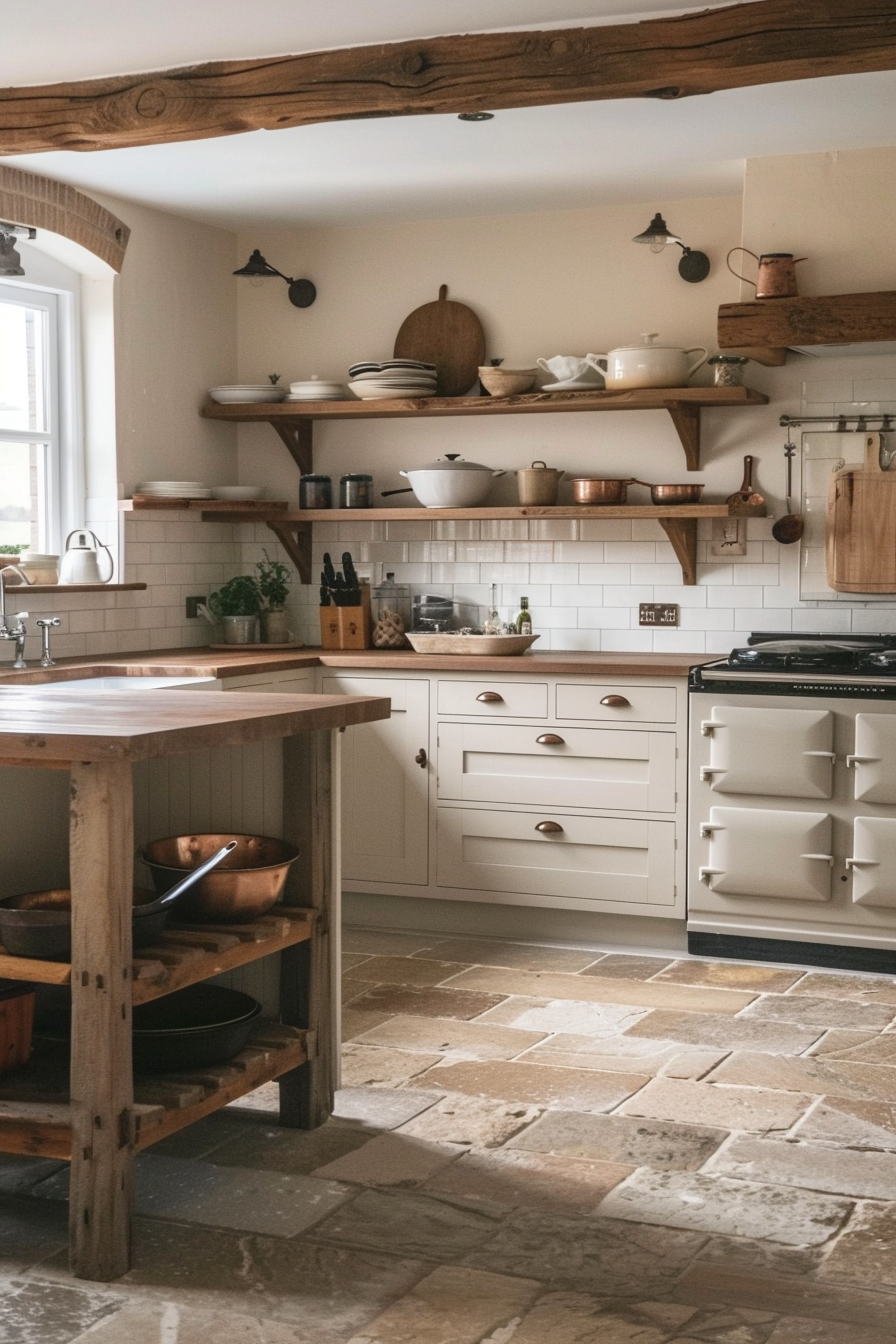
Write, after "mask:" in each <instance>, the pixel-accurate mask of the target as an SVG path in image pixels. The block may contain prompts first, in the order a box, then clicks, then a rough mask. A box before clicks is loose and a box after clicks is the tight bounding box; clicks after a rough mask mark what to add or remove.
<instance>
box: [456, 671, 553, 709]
mask: <svg viewBox="0 0 896 1344" xmlns="http://www.w3.org/2000/svg"><path fill="white" fill-rule="evenodd" d="M437 703H438V707H439V713H440V714H477V715H483V716H484V715H488V716H489V717H490V718H509V719H512V718H520V719H543V718H546V716H547V712H548V688H547V684H546V683H542V682H536V683H533V682H525V681H523V682H520V681H499V680H497V678H496V679H494V680H492V679H491V678H488V679H486V678H483V679H481V680H477V681H440V682H439V689H438V701H437Z"/></svg>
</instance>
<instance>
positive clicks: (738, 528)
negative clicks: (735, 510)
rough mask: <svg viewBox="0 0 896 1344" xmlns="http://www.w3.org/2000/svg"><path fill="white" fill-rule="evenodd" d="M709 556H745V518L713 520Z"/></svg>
mask: <svg viewBox="0 0 896 1344" xmlns="http://www.w3.org/2000/svg"><path fill="white" fill-rule="evenodd" d="M709 553H710V555H746V553H747V520H746V518H713V520H712V540H711V541H710V543H709Z"/></svg>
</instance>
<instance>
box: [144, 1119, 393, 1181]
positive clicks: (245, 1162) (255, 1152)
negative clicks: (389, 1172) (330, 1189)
mask: <svg viewBox="0 0 896 1344" xmlns="http://www.w3.org/2000/svg"><path fill="white" fill-rule="evenodd" d="M369 1142H370V1132H369V1131H367V1130H364V1129H360V1128H358V1127H357V1126H355V1125H351V1124H347V1123H346V1122H345V1121H340V1120H328V1121H327V1123H326V1124H325V1125H321V1126H320V1128H319V1129H288V1128H286V1127H281V1126H279V1125H277V1124H276V1123H275V1124H271V1123H269V1122H266V1121H265V1120H264V1118H263V1117H262V1116H259V1117H258V1118H257V1120H256V1122H255V1123H254V1124H251V1125H246V1126H244V1128H243V1132H242V1134H240V1135H239V1137H237V1138H234V1139H231V1141H230V1142H229V1143H225V1144H222V1145H221V1146H220V1147H219V1148H216V1149H215V1150H214V1152H212V1153H210V1154H209V1155H208V1157H207V1159H206V1160H207V1161H209V1162H211V1163H213V1164H214V1165H215V1166H218V1167H252V1168H253V1170H255V1171H285V1172H289V1173H291V1174H292V1175H294V1176H310V1175H311V1173H312V1172H313V1171H316V1170H317V1169H318V1167H322V1166H324V1165H325V1164H326V1163H327V1162H334V1161H335V1160H336V1159H337V1158H338V1157H344V1156H345V1154H346V1153H352V1152H354V1150H355V1149H356V1148H360V1147H362V1145H363V1144H365V1143H369ZM152 1152H153V1153H154V1154H156V1153H158V1148H153V1150H152Z"/></svg>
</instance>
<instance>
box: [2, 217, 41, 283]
mask: <svg viewBox="0 0 896 1344" xmlns="http://www.w3.org/2000/svg"><path fill="white" fill-rule="evenodd" d="M36 237H37V229H32V228H31V227H30V226H29V225H27V224H7V223H6V221H5V220H3V219H0V278H3V277H8V276H11V275H24V274H25V268H24V266H23V265H22V258H21V257H20V256H19V254H18V252H17V250H16V245H15V240H16V238H36Z"/></svg>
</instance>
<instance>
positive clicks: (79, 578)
mask: <svg viewBox="0 0 896 1344" xmlns="http://www.w3.org/2000/svg"><path fill="white" fill-rule="evenodd" d="M88 537H90V538H92V544H91V542H90V541H88ZM99 551H105V552H106V558H107V560H108V561H109V573H108V574H107V575H106V576H105V577H103V575H102V574H101V573H100V562H99ZM113 569H114V563H113V560H112V552H111V551H110V550H109V547H108V546H104V545H103V543H102V542H101V541H100V539H99V537H97V536H96V535H95V534H94V533H93V532H88V531H87V530H86V529H84V530H82V529H80V528H76V529H75V531H74V532H69V534H68V536H67V537H66V539H65V554H64V555H63V557H62V559H61V561H60V564H59V582H60V583H109V582H110V580H111V578H112V571H113Z"/></svg>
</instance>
